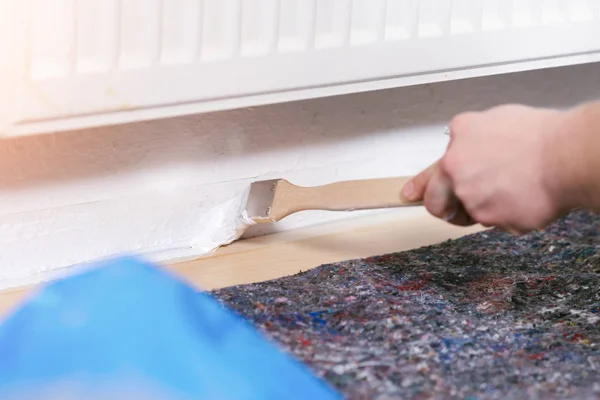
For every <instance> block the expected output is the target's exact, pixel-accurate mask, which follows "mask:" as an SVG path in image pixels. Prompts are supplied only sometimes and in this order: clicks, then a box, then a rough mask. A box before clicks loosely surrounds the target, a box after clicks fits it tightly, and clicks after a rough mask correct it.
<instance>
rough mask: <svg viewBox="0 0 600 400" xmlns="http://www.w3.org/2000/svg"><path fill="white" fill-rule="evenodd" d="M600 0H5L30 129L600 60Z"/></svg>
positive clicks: (11, 77)
mask: <svg viewBox="0 0 600 400" xmlns="http://www.w3.org/2000/svg"><path fill="white" fill-rule="evenodd" d="M599 51H600V0H52V1H49V0H30V1H15V0H0V54H2V60H0V87H2V88H3V91H2V93H1V94H0V134H2V135H4V136H18V135H24V134H35V133H42V132H49V131H57V130H66V129H80V128H85V127H92V126H103V125H107V124H114V123H121V122H134V121H141V120H148V119H155V118H163V117H174V116H181V115H188V114H194V113H198V112H205V111H214V110H224V109H232V108H238V107H241V106H256V105H259V104H268V103H280V102H282V101H289V100H295V99H303V98H313V97H322V96H330V95H334V94H340V93H352V92H358V91H364V90H373V89H382V88H390V87H397V86H406V85H412V84H415V83H426V82H435V81H440V80H446V79H455V78H462V77H471V76H480V75H489V74H497V73H503V72H509V71H516V70H524V69H537V68H545V67H548V66H557V65H568V64H576V63H586V62H591V61H598V60H600V53H599Z"/></svg>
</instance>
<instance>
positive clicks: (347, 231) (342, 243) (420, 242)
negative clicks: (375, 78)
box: [0, 210, 482, 315]
mask: <svg viewBox="0 0 600 400" xmlns="http://www.w3.org/2000/svg"><path fill="white" fill-rule="evenodd" d="M481 229H482V227H480V226H474V227H470V228H457V227H453V226H451V225H449V224H447V223H445V222H443V221H440V220H436V219H434V218H432V217H431V216H429V215H428V214H426V212H425V211H418V212H414V211H413V212H412V213H411V214H410V216H407V213H406V212H405V211H404V210H399V211H391V212H387V213H382V214H380V215H376V216H369V217H361V218H355V219H350V220H345V221H343V222H335V223H330V224H327V225H323V226H317V227H311V228H306V229H299V230H296V231H289V232H282V233H278V234H274V235H269V236H263V237H259V238H253V239H248V240H242V241H239V242H236V243H234V244H232V245H230V246H227V247H224V248H222V249H220V250H219V251H217V252H215V253H214V254H211V255H210V256H206V257H204V258H201V259H198V260H194V261H188V262H183V263H176V264H173V265H169V266H168V268H171V269H172V270H173V271H174V272H175V273H177V274H179V275H181V276H182V277H184V278H185V279H187V280H188V281H190V282H191V283H192V284H193V285H195V286H196V287H198V288H201V289H207V290H209V289H213V288H219V287H225V286H231V285H238V284H243V283H251V282H260V281H265V280H269V279H274V278H279V277H282V276H287V275H291V274H295V273H297V272H298V271H305V270H307V269H310V268H314V267H317V266H319V265H322V264H325V263H331V262H335V261H343V260H349V259H355V258H364V257H369V256H372V255H378V254H386V253H391V252H397V251H402V250H409V249H413V248H416V247H421V246H425V245H429V244H434V243H439V242H442V241H444V240H447V239H452V238H457V237H460V236H463V235H466V234H469V233H473V232H476V231H479V230H481ZM33 289H34V288H24V289H19V290H12V291H8V292H3V293H0V315H4V314H6V313H7V312H9V311H10V310H11V309H12V308H13V307H14V306H15V305H16V304H18V303H19V301H20V300H22V299H23V297H24V296H26V295H27V293H28V292H30V291H31V290H33Z"/></svg>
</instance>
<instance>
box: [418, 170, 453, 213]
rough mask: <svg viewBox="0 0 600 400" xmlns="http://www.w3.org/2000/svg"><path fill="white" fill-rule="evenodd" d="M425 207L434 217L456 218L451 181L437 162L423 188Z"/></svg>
mask: <svg viewBox="0 0 600 400" xmlns="http://www.w3.org/2000/svg"><path fill="white" fill-rule="evenodd" d="M423 199H424V200H425V208H427V211H429V213H430V214H432V215H433V216H435V217H438V218H441V219H443V220H445V221H449V220H452V219H454V218H456V215H457V214H458V211H459V210H458V202H457V201H456V198H455V197H454V195H453V194H452V183H451V182H450V179H449V178H448V177H447V176H446V175H445V174H443V173H442V171H441V170H440V168H439V165H438V164H435V167H434V168H433V172H432V173H431V177H430V178H429V181H428V182H427V186H426V188H425V194H424V197H423Z"/></svg>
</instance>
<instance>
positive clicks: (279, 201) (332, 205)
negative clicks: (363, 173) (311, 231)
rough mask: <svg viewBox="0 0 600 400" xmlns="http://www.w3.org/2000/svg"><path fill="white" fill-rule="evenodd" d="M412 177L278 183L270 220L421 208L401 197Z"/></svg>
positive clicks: (416, 203) (417, 203) (419, 203)
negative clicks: (321, 213) (311, 213)
mask: <svg viewBox="0 0 600 400" xmlns="http://www.w3.org/2000/svg"><path fill="white" fill-rule="evenodd" d="M410 179H412V177H397V178H380V179H365V180H356V181H346V182H336V183H331V184H329V185H324V186H316V187H299V186H295V185H293V184H291V183H289V182H288V181H285V180H282V181H280V182H279V183H278V184H277V189H276V196H275V199H274V202H273V207H272V215H271V217H272V219H273V220H274V221H277V220H280V219H281V218H284V217H285V216H287V215H290V214H293V213H295V212H298V211H304V210H328V211H353V210H371V209H379V208H392V207H406V206H416V205H421V204H422V202H411V201H409V200H407V199H405V198H404V197H402V193H401V192H402V188H403V187H404V185H405V184H406V183H407V182H408V181H409V180H410Z"/></svg>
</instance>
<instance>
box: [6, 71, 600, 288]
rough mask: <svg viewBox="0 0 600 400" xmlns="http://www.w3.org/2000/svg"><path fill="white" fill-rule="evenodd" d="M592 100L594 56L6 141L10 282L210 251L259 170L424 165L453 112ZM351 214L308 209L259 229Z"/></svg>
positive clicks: (322, 179)
mask: <svg viewBox="0 0 600 400" xmlns="http://www.w3.org/2000/svg"><path fill="white" fill-rule="evenodd" d="M595 96H600V65H599V64H590V65H584V66H575V67H566V68H561V69H549V70H543V71H535V72H525V73H518V74H513V75H504V76H496V77H486V78H477V79H472V80H463V81H453V82H444V83H438V84H432V85H423V86H415V87H408V88H400V89H394V90H387V91H379V92H371V93H363V94H358V95H348V96H341V97H335V98H326V99H318V100H311V101H302V102H296V103H288V104H280V105H274V106H265V107H259V108H254V109H243V110H237V111H229V112H221V113H214V114H206V115H198V116H193V117H185V118H178V119H170V120H161V121H154V122H147V123H136V124H130V125H122V126H117V127H110V128H101V129H93V130H85V131H75V132H62V133H57V134H51V135H43V136H35V137H24V138H19V139H13V140H6V141H2V142H0V287H8V286H13V285H18V284H23V283H30V282H34V281H37V280H39V279H44V278H45V277H48V276H50V275H51V273H50V271H52V270H55V269H59V268H63V267H67V266H71V265H74V264H78V263H81V262H87V261H90V260H94V259H97V258H102V257H106V256H111V255H114V254H119V253H122V252H135V253H142V254H151V255H152V256H153V258H155V259H168V258H174V257H181V256H195V255H200V254H202V253H204V252H206V251H207V250H210V248H211V247H212V246H211V243H215V242H219V241H223V240H226V239H227V238H228V237H230V236H231V234H232V232H231V228H230V227H229V226H230V224H231V221H232V218H235V212H236V211H237V207H238V206H239V202H240V196H241V193H242V192H243V191H244V190H245V188H246V187H247V185H248V183H249V182H250V180H252V179H255V178H260V179H262V178H269V177H285V178H289V179H290V180H292V181H293V182H294V183H298V184H320V183H327V182H331V181H335V180H342V179H356V178H367V177H376V176H391V175H406V174H413V173H416V172H417V171H418V170H419V169H421V168H423V167H424V166H426V165H427V164H428V163H430V162H432V161H434V160H435V159H436V158H437V157H439V156H440V155H441V154H442V152H443V149H444V147H445V145H446V141H447V137H445V136H444V135H443V129H444V126H445V124H446V123H447V121H448V120H449V119H450V118H451V116H452V115H454V114H455V113H458V112H461V111H465V110H476V109H482V108H486V107H489V106H492V105H495V104H500V103H504V102H524V103H528V104H533V105H543V106H558V107H564V106H570V105H573V104H575V103H577V102H581V101H583V100H586V99H590V98H593V97H595ZM227 207H229V208H227ZM407 212H410V210H407ZM352 215H354V214H350V215H347V214H337V213H320V212H308V213H303V214H300V215H296V216H293V217H290V218H289V219H288V220H285V221H284V222H282V223H281V224H279V225H277V226H269V227H266V229H265V227H254V229H251V230H250V231H249V234H250V235H255V234H260V233H265V232H267V231H272V230H274V229H290V228H294V227H298V226H305V225H309V224H314V223H319V222H323V221H326V220H331V219H334V218H342V217H348V216H352ZM228 224H229V225H228ZM257 228H258V229H257Z"/></svg>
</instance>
